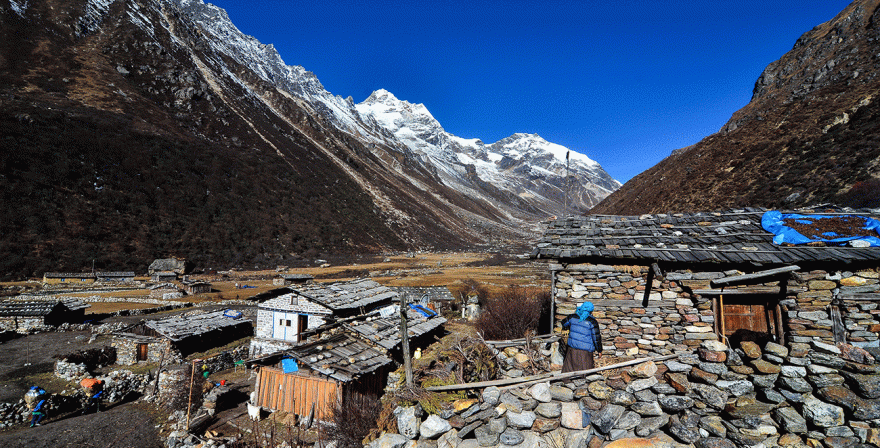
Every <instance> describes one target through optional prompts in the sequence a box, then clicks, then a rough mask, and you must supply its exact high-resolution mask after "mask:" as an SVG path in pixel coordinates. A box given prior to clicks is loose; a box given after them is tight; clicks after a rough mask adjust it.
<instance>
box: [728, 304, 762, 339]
mask: <svg viewBox="0 0 880 448" xmlns="http://www.w3.org/2000/svg"><path fill="white" fill-rule="evenodd" d="M737 330H749V331H754V332H757V333H769V330H770V329H769V328H768V327H767V307H766V305H765V304H757V303H756V304H733V303H731V304H727V303H725V304H724V335H725V336H730V335H731V334H733V333H735V332H736V331H737Z"/></svg>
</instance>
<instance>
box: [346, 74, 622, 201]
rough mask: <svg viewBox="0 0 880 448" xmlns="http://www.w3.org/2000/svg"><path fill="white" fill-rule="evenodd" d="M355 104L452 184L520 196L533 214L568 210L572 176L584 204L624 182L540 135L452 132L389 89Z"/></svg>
mask: <svg viewBox="0 0 880 448" xmlns="http://www.w3.org/2000/svg"><path fill="white" fill-rule="evenodd" d="M355 108H356V109H357V111H358V113H359V114H360V115H361V116H362V117H364V118H366V119H370V118H372V119H373V120H375V122H376V123H377V124H378V125H379V126H382V127H383V128H385V129H386V130H387V131H390V132H391V133H392V134H393V135H394V136H395V137H396V138H397V140H399V141H400V142H401V143H403V144H404V145H405V146H406V147H407V148H408V149H410V150H411V151H413V152H414V153H415V154H417V155H419V156H421V157H422V158H423V160H424V162H425V163H426V164H430V165H431V166H432V168H433V169H434V170H435V171H436V172H437V173H438V175H439V177H440V179H441V181H442V182H443V183H444V184H446V185H447V186H449V187H451V188H454V189H456V190H458V191H461V192H465V193H466V194H469V195H471V196H472V197H475V198H476V197H479V198H483V199H488V200H489V201H490V202H492V203H496V204H497V203H503V202H504V201H507V202H509V201H510V198H512V197H516V198H519V200H520V201H521V202H519V203H516V204H515V206H514V208H515V209H518V210H515V211H512V214H516V212H517V211H518V212H522V211H523V210H524V209H529V211H528V213H531V214H532V215H533V216H534V215H535V214H538V215H541V214H551V215H552V214H559V213H560V212H562V210H561V207H559V205H560V204H561V203H563V202H565V199H564V196H565V193H564V192H563V191H561V190H562V188H563V187H562V186H563V185H566V182H565V179H566V176H569V175H570V176H573V177H574V178H575V179H577V181H576V182H577V183H578V185H580V187H579V189H580V194H575V195H573V196H574V197H575V198H577V199H578V200H579V201H580V203H579V205H580V206H581V207H582V208H583V209H588V208H590V207H592V206H593V205H595V204H596V203H597V202H598V201H599V200H601V199H602V198H604V197H605V196H607V195H608V194H610V193H611V192H612V191H614V190H616V189H617V188H618V187H619V186H620V183H619V182H617V181H616V180H614V179H613V178H611V176H609V175H608V173H606V172H605V171H604V170H603V169H602V167H601V166H599V164H598V163H597V162H595V161H593V160H592V159H590V158H589V157H587V156H585V155H583V154H580V153H578V152H574V151H569V149H568V148H566V147H564V146H562V145H558V144H555V143H551V142H548V141H547V140H545V139H543V138H541V137H540V136H539V135H537V134H526V133H516V134H513V135H511V136H509V137H506V138H504V139H501V140H499V141H497V142H495V143H492V144H491V145H486V144H484V143H483V142H482V141H481V140H479V139H465V138H461V137H458V136H455V135H453V134H450V133H448V132H446V131H445V130H444V129H443V127H442V126H441V125H440V123H439V122H438V121H437V120H436V119H435V118H434V116H433V115H431V113H430V112H429V111H428V109H427V107H425V105H423V104H412V103H410V102H408V101H404V100H400V99H398V98H397V97H396V96H394V94H392V93H391V92H389V91H387V90H384V89H380V90H377V91H375V92H373V93H372V94H371V95H370V97H369V98H367V99H366V100H364V101H363V102H362V103H360V104H357V105H356V106H355ZM567 157H568V158H569V159H568V160H567V159H566V158H567ZM502 198H507V199H502ZM575 203H577V202H575Z"/></svg>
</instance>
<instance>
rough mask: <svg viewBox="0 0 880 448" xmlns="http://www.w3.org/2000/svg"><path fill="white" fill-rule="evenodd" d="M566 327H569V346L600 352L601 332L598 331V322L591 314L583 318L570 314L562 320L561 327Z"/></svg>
mask: <svg viewBox="0 0 880 448" xmlns="http://www.w3.org/2000/svg"><path fill="white" fill-rule="evenodd" d="M568 327H571V332H569V334H568V346H569V347H571V348H576V349H578V350H586V351H588V352H599V353H602V334H601V333H600V332H599V322H596V319H595V318H594V317H593V316H587V318H586V319H584V320H580V318H578V317H577V316H570V317H568V318H566V319H565V320H564V321H562V328H568Z"/></svg>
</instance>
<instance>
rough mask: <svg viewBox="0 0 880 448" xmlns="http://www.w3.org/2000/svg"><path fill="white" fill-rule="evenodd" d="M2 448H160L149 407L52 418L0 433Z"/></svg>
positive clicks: (132, 405)
mask: <svg viewBox="0 0 880 448" xmlns="http://www.w3.org/2000/svg"><path fill="white" fill-rule="evenodd" d="M0 446H2V447H6V448H19V447H21V448H43V447H45V448H68V447H69V448H162V447H163V446H164V444H163V443H162V441H161V439H160V438H159V431H158V430H157V429H156V423H154V421H153V414H152V411H151V409H150V408H149V405H147V404H143V403H125V404H119V405H115V406H111V407H110V408H109V409H107V410H106V411H103V412H99V413H93V414H88V415H78V414H70V415H66V416H52V415H51V414H50V415H49V418H48V419H46V420H45V421H44V422H43V424H42V425H41V426H37V427H34V428H28V427H23V428H20V429H15V430H12V431H6V432H3V433H0Z"/></svg>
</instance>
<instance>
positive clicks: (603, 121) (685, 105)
mask: <svg viewBox="0 0 880 448" xmlns="http://www.w3.org/2000/svg"><path fill="white" fill-rule="evenodd" d="M208 2H209V3H214V4H215V5H217V6H220V7H222V8H224V9H226V10H227V12H228V13H229V17H230V18H231V19H232V22H233V23H234V24H235V25H236V26H237V27H238V28H239V29H240V30H241V31H242V32H244V33H245V34H250V35H252V36H254V37H256V38H257V39H259V40H260V41H261V42H263V43H266V44H269V43H271V44H273V45H275V48H276V49H277V50H278V52H279V53H280V54H281V57H282V58H283V59H284V61H285V62H286V63H287V64H289V65H301V66H303V67H305V68H306V69H307V70H310V71H312V72H314V73H315V74H316V75H317V77H318V79H320V80H321V83H322V84H324V87H325V88H326V89H327V90H328V91H330V92H331V93H333V94H335V95H341V96H342V97H348V96H351V97H353V98H354V100H355V102H356V103H357V102H361V101H363V100H364V99H366V98H367V97H368V96H369V95H370V93H371V92H372V91H374V90H377V89H380V88H383V89H387V90H388V91H390V92H392V93H393V94H394V95H395V96H397V97H398V98H400V99H402V100H407V101H409V102H411V103H423V104H424V105H425V106H426V107H427V108H428V110H430V111H431V113H432V114H433V115H434V117H435V118H436V119H437V120H438V121H439V122H440V124H442V125H443V127H444V128H445V129H446V130H447V131H448V132H451V133H453V134H455V135H458V136H460V137H464V138H480V139H482V140H483V141H484V142H486V143H491V142H495V141H497V140H499V139H501V138H504V137H507V136H509V135H510V134H513V133H515V132H527V133H537V134H539V135H541V136H542V137H544V138H545V139H547V140H549V141H551V142H553V143H558V144H560V145H564V146H567V147H569V148H571V149H573V150H575V151H578V152H581V153H584V154H586V155H587V156H589V157H590V158H592V159H594V160H596V161H598V162H599V163H600V164H602V166H603V167H604V168H605V169H606V170H607V171H608V172H609V173H610V174H611V175H612V176H613V177H614V178H616V179H618V180H620V181H621V182H626V181H627V180H629V179H630V178H632V177H633V176H635V175H636V174H638V173H640V172H642V171H644V170H646V169H648V168H650V167H651V166H653V165H654V164H656V163H657V162H659V161H660V160H661V159H663V158H664V157H666V156H667V155H669V153H670V152H671V151H672V150H674V149H677V148H681V147H684V146H688V145H691V144H694V143H696V142H698V141H699V140H700V139H702V138H703V137H705V136H707V135H709V134H712V133H714V132H717V131H718V130H719V129H720V128H721V126H723V125H724V123H725V122H727V120H728V119H729V118H730V115H731V114H733V112H735V111H736V110H737V109H739V108H741V107H743V106H745V105H746V104H747V103H748V102H749V99H750V98H751V95H752V88H753V86H754V83H755V81H756V80H757V78H758V76H759V75H760V74H761V71H762V70H763V69H764V68H765V67H766V66H767V64H769V63H770V62H773V61H775V60H776V59H779V58H780V57H781V56H782V55H783V54H785V53H786V52H787V51H789V50H791V48H792V46H793V45H794V43H795V41H796V40H797V38H798V37H800V36H801V35H802V34H803V33H805V32H807V31H809V30H810V29H811V28H813V27H814V26H816V25H819V24H820V23H823V22H826V21H828V20H831V19H832V18H833V17H834V16H835V15H837V13H839V12H840V11H841V10H843V8H844V7H846V6H847V5H848V4H849V1H840V0H798V1H790V0H771V1H767V0H761V1H753V0H740V1H705V0H701V1H685V0H681V1H666V0H654V1H649V0H644V1H629V0H617V1H604V2H596V1H589V2H588V1H583V2H574V1H539V2H525V1H480V0H473V1H458V0H449V1H436V2H435V1H431V2H405V1H348V0H343V1H339V0H332V1H328V2H324V1H308V2H305V1H285V0H268V1H265V0H263V1H258V2H254V1H243V0H216V1H208ZM411 3H415V5H413V4H411Z"/></svg>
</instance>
